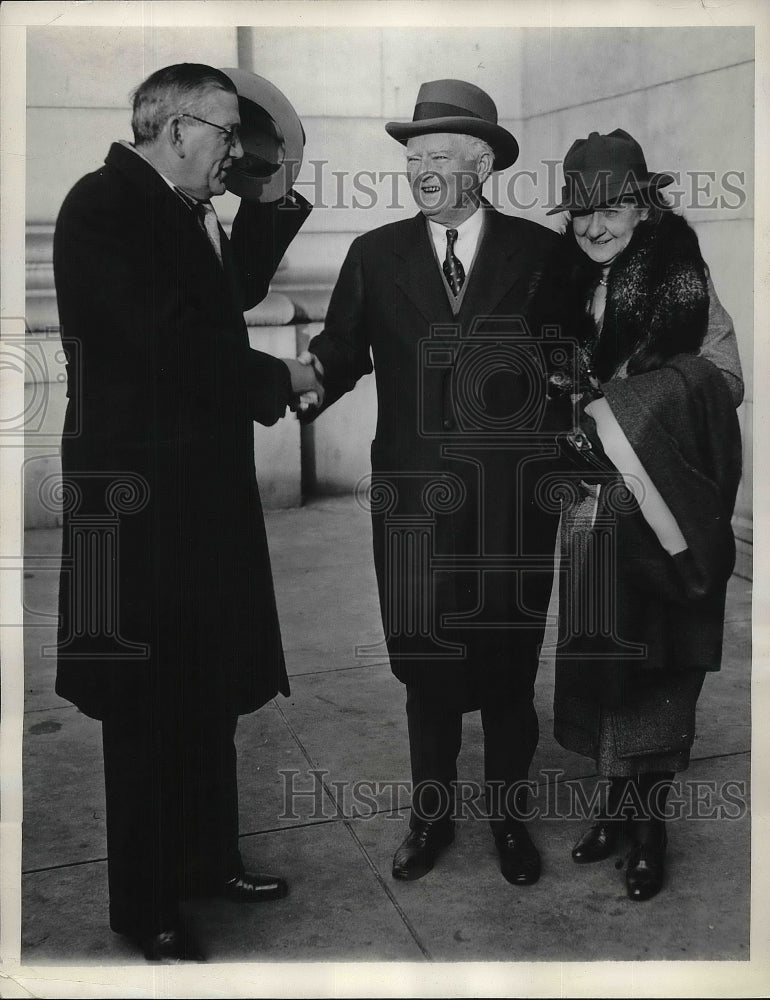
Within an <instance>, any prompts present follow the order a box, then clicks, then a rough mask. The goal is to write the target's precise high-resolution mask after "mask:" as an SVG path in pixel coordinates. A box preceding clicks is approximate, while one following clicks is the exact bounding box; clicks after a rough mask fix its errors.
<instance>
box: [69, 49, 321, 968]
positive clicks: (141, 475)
mask: <svg viewBox="0 0 770 1000" xmlns="http://www.w3.org/2000/svg"><path fill="white" fill-rule="evenodd" d="M239 121H240V118H239V104H238V95H237V93H236V88H235V86H234V84H233V82H232V81H231V80H230V78H229V77H228V76H226V75H225V74H224V73H222V72H220V71H219V70H216V69H213V68H211V67H208V66H203V65H199V64H193V63H184V64H180V65H176V66H170V67H166V68H165V69H162V70H159V71H157V72H156V73H154V74H152V76H150V77H149V78H148V79H147V80H146V81H145V82H144V83H143V84H142V85H141V86H140V87H139V88H138V89H137V91H136V93H135V96H134V112H133V120H132V127H133V131H134V137H135V143H134V144H129V143H115V144H113V145H112V147H111V148H110V151H109V154H108V156H107V159H106V161H105V164H104V166H102V167H101V168H99V169H98V170H96V171H95V172H94V173H91V174H88V175H87V176H85V177H83V178H82V179H81V180H80V181H79V182H78V183H77V184H76V185H75V187H74V188H73V189H72V190H71V191H70V193H69V194H68V196H67V198H66V199H65V201H64V203H63V206H62V209H61V212H60V214H59V218H58V221H57V225H56V232H55V238H54V270H55V278H56V291H57V298H58V306H59V314H60V319H61V327H62V338H63V342H64V344H65V347H66V350H67V354H68V396H69V402H68V408H67V415H66V421H65V428H64V435H63V439H62V466H63V487H62V499H63V503H64V547H63V560H62V575H61V586H60V629H59V642H58V654H59V658H58V673H57V681H56V690H57V692H58V694H60V695H61V696H62V697H64V698H67V699H69V700H70V701H72V702H74V704H75V705H77V706H78V708H79V709H80V710H81V711H83V712H84V713H86V714H87V715H89V716H92V717H93V718H95V719H100V720H101V721H102V727H103V742H104V766H105V785H106V810H107V811H106V816H107V844H108V873H109V890H110V925H111V927H112V929H113V930H114V931H116V932H119V933H122V934H126V935H127V936H128V937H129V938H131V939H132V940H134V941H136V942H137V943H138V944H139V946H140V947H141V948H142V949H143V950H144V953H145V955H146V957H147V958H148V959H153V960H178V959H184V958H199V957H200V949H199V948H198V946H197V944H196V943H195V942H194V941H193V940H192V938H191V936H190V934H189V932H188V931H187V930H186V928H185V926H184V924H183V923H182V922H181V920H180V917H179V910H178V906H179V902H180V900H182V899H185V898H189V897H191V896H208V895H225V896H228V897H229V898H231V899H246V900H255V901H256V900H259V899H275V898H279V897H281V896H283V895H284V894H285V892H286V885H285V883H284V882H283V880H282V879H280V878H277V877H276V876H272V875H260V874H257V873H253V872H252V873H249V872H245V871H244V869H243V865H242V862H241V858H240V854H239V851H238V799H237V787H236V756H235V747H234V742H233V740H234V734H235V728H236V722H237V718H238V715H239V714H243V713H246V712H253V711H255V710H256V709H258V708H259V707H260V706H262V705H264V704H265V703H266V702H267V701H268V700H269V699H270V698H272V697H273V696H274V695H275V694H276V693H277V692H279V691H280V692H281V693H282V694H284V695H286V694H288V693H289V684H288V680H287V675H286V670H285V666H284V659H283V652H282V647H281V636H280V631H279V625H278V618H277V614H276V604H275V597H274V593H273V583H272V577H271V570H270V561H269V555H268V549H267V541H266V536H265V528H264V522H263V517H262V511H261V507H260V499H259V493H258V489H257V481H256V476H255V469H254V439H253V421H258V422H259V423H261V424H265V425H271V424H274V423H275V422H276V421H277V420H278V419H279V418H280V417H282V416H284V414H285V412H286V408H287V406H289V405H293V402H294V400H296V399H297V395H296V393H295V392H294V391H293V389H292V381H291V377H290V370H289V368H288V367H287V365H286V364H284V362H282V361H281V360H279V359H277V358H273V357H271V356H269V355H267V354H264V353H261V352H259V351H256V350H252V349H251V348H250V346H249V339H248V334H247V329H246V325H245V322H244V316H243V313H244V310H245V309H247V308H250V307H252V306H253V305H255V304H256V303H258V302H259V301H260V300H261V299H263V298H264V296H265V295H266V293H267V289H268V284H269V282H270V279H271V278H272V276H273V273H274V272H275V270H276V268H277V266H278V264H279V262H280V260H281V258H282V256H283V254H284V252H285V250H286V248H287V247H288V245H289V243H290V242H291V240H292V239H293V237H294V236H295V235H296V233H297V232H298V230H299V228H300V226H301V225H302V223H303V221H304V220H305V218H306V217H307V214H308V212H309V211H310V206H309V205H308V203H307V202H305V201H304V200H303V199H301V198H298V197H297V196H295V195H293V194H292V193H291V192H289V193H288V194H287V195H286V196H285V197H283V198H282V199H280V200H278V201H274V202H271V203H269V204H261V203H258V202H248V201H246V200H244V201H242V202H241V205H240V209H239V211H238V213H237V216H236V218H235V220H234V223H233V227H232V237H231V239H230V240H228V238H227V236H226V235H225V233H224V231H223V230H222V228H221V227H220V226H219V225H218V222H217V218H216V214H215V212H214V209H213V207H212V205H211V202H210V199H211V198H212V196H216V195H221V194H223V193H224V191H225V179H226V177H227V173H228V171H229V170H230V169H232V166H233V164H234V163H235V161H237V160H238V159H239V158H240V157H242V156H243V149H242V146H241V142H240V138H239V135H238V126H239ZM292 364H296V363H292ZM295 388H296V387H295Z"/></svg>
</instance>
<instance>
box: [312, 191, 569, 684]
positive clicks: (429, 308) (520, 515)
mask: <svg viewBox="0 0 770 1000" xmlns="http://www.w3.org/2000/svg"><path fill="white" fill-rule="evenodd" d="M484 213H485V217H484V229H483V233H482V237H481V243H480V245H479V248H478V252H477V255H476V260H475V263H474V265H473V268H472V270H471V273H470V275H469V277H468V282H467V287H466V289H465V297H464V299H463V300H462V306H461V308H460V310H459V312H458V313H457V315H453V311H452V307H451V306H450V302H449V299H448V296H447V292H446V289H445V286H444V283H443V280H442V277H441V273H440V271H439V268H438V265H437V262H436V258H435V255H434V252H433V248H432V245H431V242H430V237H429V233H428V228H427V224H426V221H425V219H424V218H423V216H422V215H417V216H415V217H414V218H412V219H408V220H406V221H403V222H398V223H394V224H391V225H387V226H383V227H382V228H380V229H376V230H374V231H372V232H370V233H367V234H364V235H363V236H360V237H358V239H356V240H355V241H354V242H353V244H352V246H351V248H350V251H349V253H348V255H347V258H346V260H345V262H344V264H343V266H342V270H341V272H340V276H339V279H338V281H337V285H336V287H335V289H334V292H333V294H332V298H331V302H330V305H329V310H328V313H327V317H326V324H325V329H324V331H323V332H322V333H321V334H320V335H319V336H318V337H316V338H314V339H313V340H312V341H311V344H310V350H311V351H312V352H314V353H315V354H316V355H317V357H318V358H319V360H320V361H321V362H322V364H323V366H324V369H325V376H326V381H327V405H328V404H329V403H331V402H333V401H334V399H336V398H337V397H338V396H339V395H341V394H342V393H343V392H346V391H348V390H350V389H351V388H352V387H353V386H354V385H355V382H356V381H357V379H358V378H360V377H361V376H362V375H364V374H366V373H368V372H370V371H371V370H372V358H373V362H374V372H375V378H376V382H377V397H378V419H377V431H376V437H375V440H374V441H373V442H372V450H371V460H372V484H371V493H370V496H369V501H370V503H371V509H372V522H373V531H374V555H375V566H376V571H377V578H378V583H379V594H380V605H381V610H382V616H383V624H384V631H385V636H386V640H387V646H388V653H389V655H390V660H391V666H392V668H393V671H394V673H395V674H396V676H397V677H398V678H399V679H401V680H402V681H407V680H409V679H410V678H414V677H416V676H418V675H420V676H425V673H426V672H427V671H431V670H432V671H433V672H434V675H435V682H436V683H437V684H440V685H442V686H443V685H448V684H460V683H462V684H464V683H465V681H466V680H467V677H468V673H467V671H466V669H465V668H466V667H467V668H470V671H471V674H472V675H473V676H474V677H476V678H477V677H481V676H483V675H484V674H485V673H487V672H489V671H491V672H492V673H494V674H496V675H498V676H499V675H500V674H501V673H506V674H508V675H509V676H510V675H511V674H512V672H515V669H516V654H517V651H519V650H521V649H522V646H523V644H526V648H527V650H528V651H531V648H532V643H533V641H535V642H536V641H538V640H539V639H540V638H541V636H542V627H543V622H544V615H545V611H546V608H547V604H548V597H549V593H550V588H551V581H552V575H553V558H552V557H553V549H554V536H555V527H556V525H555V515H554V510H553V508H552V507H550V508H549V506H548V504H547V503H544V502H543V499H542V498H539V497H538V493H537V484H538V482H539V481H540V480H541V478H542V476H543V473H544V468H545V466H546V465H547V462H545V461H544V458H543V456H544V455H547V454H548V452H549V446H548V445H543V444H542V441H541V438H539V437H538V431H539V428H540V421H541V417H542V412H543V409H542V406H543V402H544V385H545V379H544V375H543V372H544V369H545V368H546V367H547V364H548V358H547V353H548V351H547V349H544V348H542V347H541V345H540V343H539V331H530V330H529V329H527V327H526V325H525V322H524V317H525V315H526V310H527V303H528V300H529V295H530V286H531V282H532V275H533V272H534V271H535V270H536V269H537V268H538V267H539V266H540V265H541V263H542V260H543V257H544V255H545V253H546V251H547V249H548V248H549V247H551V246H552V245H553V243H554V242H555V241H556V239H557V237H556V235H555V234H554V233H552V232H551V231H550V230H547V229H545V228H543V227H542V226H538V225H535V224H533V223H530V222H527V221H524V220H522V219H517V218H512V217H509V216H504V215H501V214H500V213H498V212H496V211H495V210H493V209H492V208H491V207H489V206H485V208H484Z"/></svg>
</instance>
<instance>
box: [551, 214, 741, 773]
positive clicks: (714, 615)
mask: <svg viewBox="0 0 770 1000" xmlns="http://www.w3.org/2000/svg"><path fill="white" fill-rule="evenodd" d="M569 259H570V258H569V254H567V255H566V256H563V257H562V259H561V261H560V262H559V268H560V269H561V278H562V280H563V279H564V278H565V276H568V278H569V280H567V281H565V282H564V283H563V284H562V286H561V291H560V292H559V294H561V295H562V296H563V300H564V301H566V300H568V299H569V298H570V297H571V298H572V301H573V303H578V302H579V303H581V307H580V310H579V312H577V313H575V314H574V315H575V316H576V319H575V326H574V327H573V328H572V330H571V331H570V332H572V333H574V334H575V335H576V336H577V337H578V339H580V340H581V341H582V342H584V343H585V342H586V341H587V339H588V338H587V335H586V333H587V328H586V326H585V325H584V324H585V319H584V316H585V302H586V297H587V295H588V294H589V292H590V287H591V286H590V283H589V281H588V280H586V279H587V278H588V272H586V271H585V270H584V269H583V268H582V267H581V265H580V262H576V261H575V260H574V258H573V264H574V266H573V267H571V268H570V266H569V263H568V262H569ZM565 264H567V267H566V268H565ZM578 276H582V277H583V281H580V280H579V279H578ZM553 281H556V282H557V284H558V281H559V277H558V270H554V269H553V268H552V269H551V271H550V274H548V275H546V280H545V281H544V283H543V286H542V287H541V294H543V293H544V290H545V289H546V288H547V287H549V286H550V287H552V288H553V287H554V286H553V285H552V284H551V282H553ZM706 289H707V285H706V276H705V266H704V264H703V261H702V258H701V256H700V253H699V251H698V245H697V239H696V238H695V234H694V233H693V231H692V230H691V229H690V228H689V226H687V224H686V223H685V222H684V220H683V219H681V218H679V217H676V216H673V215H668V214H667V215H664V218H663V221H662V222H661V223H658V224H657V225H647V224H644V223H642V224H640V225H639V226H638V227H637V230H636V231H635V233H634V237H633V239H632V241H631V243H630V244H629V246H628V248H627V250H626V251H625V252H624V254H623V255H622V256H621V258H619V260H618V261H617V262H616V264H615V266H614V267H613V269H612V271H611V273H610V279H609V285H608V297H607V304H606V308H605V316H604V324H603V327H602V332H601V337H600V338H599V341H598V344H597V343H594V345H592V346H593V351H592V355H593V359H594V364H595V367H596V368H597V369H598V371H599V373H600V377H603V378H607V381H604V382H602V390H603V392H604V396H605V398H606V399H607V402H608V403H609V405H610V408H611V409H612V412H613V415H614V416H615V418H616V420H617V421H618V423H619V424H620V426H621V428H622V429H623V431H624V433H625V435H626V437H627V438H628V440H629V442H630V444H631V446H632V448H633V449H634V451H635V452H636V454H637V456H638V457H639V459H640V460H641V462H642V465H643V466H644V468H645V470H646V471H647V473H648V474H649V475H650V477H651V478H652V480H653V482H654V484H655V486H656V487H657V488H658V490H659V491H660V493H661V494H662V496H663V498H664V500H665V501H666V503H667V505H668V507H669V508H670V510H671V511H672V513H673V515H674V517H675V518H676V521H677V523H678V524H679V527H680V529H681V531H682V533H683V534H684V537H685V540H686V542H687V549H686V551H685V552H683V553H680V554H677V555H675V556H673V557H672V556H670V555H668V553H667V552H666V551H665V550H664V549H663V548H662V546H661V545H660V543H659V542H658V540H657V538H656V536H655V534H654V533H653V531H652V529H651V528H650V527H649V526H648V524H647V522H646V521H645V520H644V518H643V517H642V515H641V512H640V510H639V507H638V505H637V504H636V502H635V501H634V500H633V499H632V497H631V495H630V493H629V492H628V491H627V490H626V489H625V486H624V485H623V483H622V480H621V479H620V477H619V476H618V475H617V473H614V472H611V473H608V474H607V476H605V477H604V480H603V482H602V483H601V488H600V491H599V502H598V505H597V509H596V516H595V519H594V521H593V525H592V527H590V528H589V529H588V530H583V531H581V532H579V535H580V537H576V536H575V535H573V536H571V537H570V538H569V539H566V541H567V544H566V545H564V546H563V548H562V555H561V558H562V562H561V567H560V609H561V610H560V632H561V635H560V644H559V647H558V649H557V666H556V690H555V701H554V728H555V735H556V738H557V739H558V740H559V742H560V743H562V745H563V746H565V747H567V748H568V749H572V750H575V751H577V752H580V753H584V754H586V755H588V756H596V754H597V750H598V739H599V726H600V724H601V720H602V714H603V712H604V713H606V712H607V711H614V712H615V713H616V716H615V718H616V725H615V744H616V751H617V754H618V756H619V757H638V756H645V755H654V754H670V753H676V752H679V751H683V750H686V749H687V748H689V746H690V745H691V744H692V741H693V739H694V731H693V719H694V705H680V704H677V703H676V699H675V698H674V699H666V698H663V699H661V702H660V703H661V704H662V705H664V706H665V709H664V710H663V713H664V717H660V718H656V719H654V720H650V719H646V718H645V717H644V713H643V712H641V713H640V712H637V711H635V708H636V706H637V705H639V704H640V703H641V701H642V700H643V699H644V700H645V701H649V698H648V694H649V691H650V685H655V684H660V683H663V684H665V683H666V677H667V676H669V672H670V671H680V670H686V669H695V670H718V669H719V667H720V661H721V647H722V631H723V622H724V603H725V590H726V585H727V581H728V579H729V577H730V573H731V572H732V568H733V564H734V559H735V548H734V540H733V535H732V530H731V526H730V518H731V515H732V511H733V506H734V503H735V496H736V491H737V487H738V482H739V479H740V473H741V460H740V455H741V449H740V433H739V428H738V421H737V417H736V414H735V409H734V406H733V400H732V398H731V396H730V392H729V389H728V387H727V384H726V382H725V380H724V379H723V377H722V375H721V374H720V372H719V370H718V369H717V368H716V367H715V366H714V365H713V364H712V363H711V362H710V361H708V360H706V359H705V358H702V357H698V356H697V355H696V353H695V352H696V351H697V350H698V347H699V346H700V343H701V341H702V338H703V334H704V331H705V326H706V322H707V316H708V293H707V290H706ZM590 333H591V334H593V329H591V330H590ZM629 356H630V357H631V359H632V360H631V362H630V363H629V365H628V366H627V367H628V370H629V371H630V372H634V371H635V374H630V375H628V377H622V378H621V377H614V378H613V377H609V378H608V375H612V374H613V373H615V371H616V370H617V369H618V368H619V367H620V369H621V371H625V369H626V365H624V364H623V362H624V361H625V360H626V359H627V358H628V357H629ZM621 366H622V367H621ZM583 422H584V423H585V425H586V427H587V429H588V430H589V432H592V431H594V428H592V427H591V426H590V424H592V421H591V420H590V417H587V416H585V415H584V416H583ZM580 478H581V473H580V472H579V471H577V470H576V471H575V473H574V475H573V476H572V486H573V487H576V485H577V481H578V480H579V479H580ZM599 478H600V479H601V478H602V477H599ZM569 514H570V512H569V511H565V515H564V516H565V519H567V518H568V517H569ZM587 595H591V596H590V597H587ZM597 613H599V617H598V618H597V617H596V614H597ZM602 616H603V617H602ZM662 672H665V673H662ZM618 719H620V720H622V725H620V726H618V725H617V720H618Z"/></svg>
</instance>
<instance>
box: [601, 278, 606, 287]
mask: <svg viewBox="0 0 770 1000" xmlns="http://www.w3.org/2000/svg"><path fill="white" fill-rule="evenodd" d="M599 284H600V285H604V287H605V288H606V287H607V279H606V278H599Z"/></svg>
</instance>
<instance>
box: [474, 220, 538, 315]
mask: <svg viewBox="0 0 770 1000" xmlns="http://www.w3.org/2000/svg"><path fill="white" fill-rule="evenodd" d="M484 212H485V215H484V231H483V233H482V236H481V246H480V247H479V249H478V252H477V254H476V261H475V263H474V265H473V270H472V271H471V274H470V277H469V278H468V287H467V289H466V292H465V299H464V301H463V304H462V308H461V310H460V317H461V318H462V320H463V321H465V322H467V321H468V319H473V318H475V317H477V316H490V315H491V314H492V313H494V311H495V309H496V308H497V306H498V304H499V303H500V300H501V299H502V298H503V297H504V296H505V295H506V293H507V292H508V291H509V289H510V288H511V287H512V286H513V285H514V284H516V282H517V281H519V280H521V279H522V278H524V277H526V270H525V269H524V268H522V263H523V262H524V257H523V256H522V254H523V250H524V249H525V248H524V247H523V246H522V244H521V242H520V241H519V240H517V238H516V235H517V234H516V232H515V229H516V228H517V227H515V226H511V225H510V223H511V222H512V221H513V222H515V220H511V219H510V218H509V217H508V216H503V215H501V214H500V213H499V212H497V211H496V210H495V209H494V208H492V206H491V205H487V204H486V203H485V206H484ZM522 301H523V296H522Z"/></svg>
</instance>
